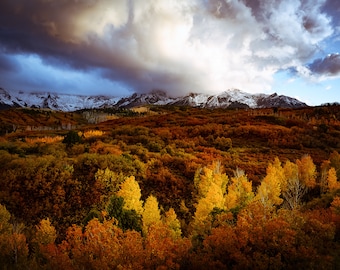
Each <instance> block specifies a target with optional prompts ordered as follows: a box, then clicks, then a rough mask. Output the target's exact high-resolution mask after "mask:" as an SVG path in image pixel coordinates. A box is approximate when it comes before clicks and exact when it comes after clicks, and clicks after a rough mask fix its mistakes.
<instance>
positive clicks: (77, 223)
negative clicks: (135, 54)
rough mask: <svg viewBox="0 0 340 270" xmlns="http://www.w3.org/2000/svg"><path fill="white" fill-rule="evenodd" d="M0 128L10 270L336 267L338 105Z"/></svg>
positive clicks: (66, 119)
mask: <svg viewBox="0 0 340 270" xmlns="http://www.w3.org/2000/svg"><path fill="white" fill-rule="evenodd" d="M138 111H140V112H141V113H139V112H138ZM103 115H105V117H107V116H110V117H109V118H105V117H103ZM99 116H100V117H103V118H102V119H101V120H100V121H99V120H98V121H95V122H93V118H96V117H99ZM58 121H59V123H56V122H58ZM0 122H1V123H2V127H6V126H7V128H8V127H10V126H11V125H12V126H13V125H14V126H16V129H12V130H10V129H7V130H6V131H7V132H5V129H3V131H2V135H1V136H0V164H1V165H0V166H1V170H0V185H1V186H2V187H3V188H2V189H1V192H0V215H3V216H4V217H8V216H9V215H10V214H11V215H12V218H11V219H7V218H3V219H0V222H2V223H1V224H0V225H1V226H2V228H13V227H11V226H12V223H13V222H15V224H20V223H22V224H23V225H22V226H25V230H22V231H20V233H19V234H15V233H14V231H12V230H11V229H8V231H0V237H3V238H2V239H7V240H6V241H7V242H9V241H14V240H13V239H14V238H15V237H19V236H17V235H20V238H15V239H20V241H21V242H20V243H21V247H22V249H20V250H19V251H17V252H18V254H19V255H20V256H19V257H18V261H17V264H19V263H22V264H24V265H27V264H28V265H29V266H31V267H33V266H34V265H35V266H36V265H37V264H38V265H39V267H45V268H58V267H59V266H60V267H62V268H63V269H78V266H79V269H80V268H82V267H89V265H90V267H93V268H96V267H99V266H100V267H101V268H105V267H108V268H115V267H118V268H119V267H120V266H122V267H123V268H124V267H126V268H128V265H130V266H131V265H133V267H134V268H136V269H150V268H157V267H160V266H164V267H167V265H169V264H173V265H177V266H178V267H177V266H176V267H175V266H174V268H176V269H178V268H179V267H182V268H185V269H201V268H200V267H201V266H202V265H204V266H207V265H208V266H209V268H212V269H225V268H228V267H229V266H232V267H235V268H241V269H244V267H245V268H252V269H257V268H258V267H259V265H261V267H265V268H266V267H269V265H272V263H273V264H274V265H275V267H278V268H280V267H282V268H285V269H293V268H294V267H296V263H297V262H299V267H301V268H303V269H308V268H320V267H321V266H322V265H323V266H325V265H326V266H327V267H326V268H334V269H336V268H337V267H339V265H340V256H339V255H340V254H339V253H338V250H339V248H340V242H339V239H340V215H339V213H340V212H339V205H340V204H339V201H338V200H339V198H340V181H339V179H340V154H339V152H340V110H339V106H336V105H334V106H322V107H304V108H298V109H277V108H274V109H269V108H268V109H266V108H263V109H223V108H215V109H211V108H193V107H190V106H183V105H181V106H179V105H178V106H149V107H144V108H143V110H135V111H132V110H129V109H124V110H123V109H117V110H116V109H102V110H84V111H78V112H72V113H71V112H55V111H49V110H41V109H11V110H6V111H1V112H0ZM60 123H69V125H65V126H62V125H60ZM33 127H39V128H33ZM296 185H297V186H298V189H297V190H296V189H294V187H296ZM4 207H6V208H4ZM253 217H254V218H253ZM11 222H12V223H11ZM13 224H14V223H13ZM17 241H19V240H17ZM236 243H238V244H236ZM320 243H323V244H322V245H320ZM26 246H27V249H25V247H26ZM103 246H105V247H106V248H105V252H104V251H103V250H102V249H101V248H99V247H103ZM0 247H1V248H2V249H1V250H2V254H0V261H1V262H4V265H6V266H13V265H16V264H15V263H14V262H13V260H12V259H11V258H12V257H11V254H12V252H13V250H12V249H11V246H3V247H2V246H1V243H0ZM28 247H30V248H31V249H32V251H31V253H30V255H28ZM101 250H102V251H101ZM117 250H120V251H119V252H118V251H117ZM304 251H305V252H304ZM84 254H85V255H84ZM129 254H130V255H129ZM162 254H167V258H168V259H167V260H165V259H164V258H165V257H164V256H163V255H162ZM264 258H265V259H264ZM269 261H272V262H271V263H269ZM119 265H120V266H119ZM57 266H58V267H57ZM269 268H270V267H269Z"/></svg>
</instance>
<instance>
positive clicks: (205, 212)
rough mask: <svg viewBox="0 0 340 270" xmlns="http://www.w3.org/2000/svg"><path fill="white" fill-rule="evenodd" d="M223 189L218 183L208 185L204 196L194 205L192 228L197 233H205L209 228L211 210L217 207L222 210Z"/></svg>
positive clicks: (223, 200)
mask: <svg viewBox="0 0 340 270" xmlns="http://www.w3.org/2000/svg"><path fill="white" fill-rule="evenodd" d="M224 195H225V193H224V190H222V189H221V187H220V186H219V185H216V184H212V185H210V187H209V189H208V192H207V194H206V196H205V197H203V198H200V199H199V200H198V202H197V205H196V211H195V214H194V220H193V230H194V231H195V232H196V233H197V234H206V233H208V232H209V230H210V229H211V228H210V227H211V226H210V225H211V215H210V214H211V212H212V211H213V210H214V209H216V208H218V209H223V210H224V208H225V207H224V204H225V199H224Z"/></svg>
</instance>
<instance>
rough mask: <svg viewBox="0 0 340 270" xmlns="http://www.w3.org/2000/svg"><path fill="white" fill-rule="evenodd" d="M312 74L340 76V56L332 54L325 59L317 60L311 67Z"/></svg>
mask: <svg viewBox="0 0 340 270" xmlns="http://www.w3.org/2000/svg"><path fill="white" fill-rule="evenodd" d="M309 69H310V71H311V72H312V73H314V74H317V75H326V76H339V75H340V54H330V55H328V56H327V57H325V58H322V59H316V60H315V61H314V62H313V63H311V64H310V65H309Z"/></svg>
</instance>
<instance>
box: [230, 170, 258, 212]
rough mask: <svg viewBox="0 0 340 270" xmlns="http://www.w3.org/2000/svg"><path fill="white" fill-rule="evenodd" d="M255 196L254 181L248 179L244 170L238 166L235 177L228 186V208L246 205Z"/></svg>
mask: <svg viewBox="0 0 340 270" xmlns="http://www.w3.org/2000/svg"><path fill="white" fill-rule="evenodd" d="M253 198H254V193H253V191H252V183H251V182H250V181H248V178H247V176H246V175H245V174H244V171H242V170H240V169H238V168H237V169H236V171H235V175H234V177H232V178H231V184H230V185H229V186H228V193H227V195H226V196H225V207H226V209H233V208H236V207H238V206H240V207H242V206H245V205H247V204H248V203H249V202H250V201H251V200H252V199H253Z"/></svg>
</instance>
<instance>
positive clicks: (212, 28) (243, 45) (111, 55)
mask: <svg viewBox="0 0 340 270" xmlns="http://www.w3.org/2000/svg"><path fill="white" fill-rule="evenodd" d="M52 2H53V5H52V4H51V2H41V1H33V0H32V1H30V2H29V3H28V2H27V1H24V0H21V1H20V0H19V1H17V6H16V9H15V8H14V5H13V6H12V5H11V4H8V3H9V2H8V3H7V6H5V8H6V9H3V10H4V11H3V12H7V14H12V13H13V12H14V10H15V12H18V10H20V9H18V8H17V7H18V6H20V5H21V8H22V9H21V10H22V13H20V12H19V14H18V13H16V15H17V16H20V17H21V21H19V23H18V22H16V21H14V20H13V21H9V20H5V19H6V18H8V17H4V19H1V18H0V23H1V25H4V27H11V29H14V28H17V32H18V35H17V36H15V35H14V36H13V37H12V36H11V38H13V40H9V39H8V38H7V39H3V40H5V41H4V42H3V46H6V47H7V48H8V50H10V49H13V50H15V46H14V45H13V44H19V46H21V50H22V51H24V52H29V53H31V52H34V53H37V54H39V55H41V57H42V58H45V57H46V56H47V58H46V60H45V63H46V64H50V65H55V63H56V61H54V60H53V61H51V59H59V60H60V62H64V63H65V62H66V63H68V65H69V67H70V68H76V69H82V70H86V69H91V68H94V69H100V70H102V71H103V72H102V76H104V77H105V78H108V79H110V80H112V81H118V82H121V83H123V84H125V85H127V86H128V87H130V88H133V89H134V90H135V91H149V90H151V89H153V88H162V89H164V90H168V91H169V92H171V93H172V94H173V95H177V94H183V93H184V92H189V91H197V92H221V91H223V90H226V89H228V88H240V89H242V90H245V91H249V92H263V91H268V90H270V88H271V84H272V81H273V74H275V72H277V71H278V70H280V69H285V68H289V67H291V66H296V67H297V69H299V73H300V74H303V76H306V77H310V76H311V74H310V70H308V69H307V68H304V67H303V66H304V64H305V63H306V61H307V60H308V59H310V57H311V56H312V55H313V54H314V53H315V51H316V47H317V45H318V43H319V42H321V41H323V40H324V39H325V38H327V37H329V36H330V35H331V34H332V33H333V29H332V27H331V20H330V18H329V17H328V16H327V15H326V14H324V13H321V8H322V6H323V4H324V3H325V0H273V1H266V0H258V1H252V0H228V1H227V0H173V1H169V0H149V1H140V0H114V1H113V0H97V1H92V0H86V1H66V0H60V1H58V2H55V1H52ZM0 7H1V6H0ZM11 12H12V13H11ZM13 14H14V13H13ZM32 18H34V19H33V21H32ZM20 23H22V25H20ZM39 27H40V28H41V29H37V28H39ZM28 28H32V31H28V30H29V29H28ZM17 32H15V33H17ZM20 34H21V36H22V35H23V34H25V35H31V36H30V38H31V39H38V38H39V42H36V44H34V46H32V44H30V43H28V42H27V41H25V42H20V41H19V37H20ZM0 38H1V36H0ZM15 39H16V40H15ZM26 40H27V39H26Z"/></svg>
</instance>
